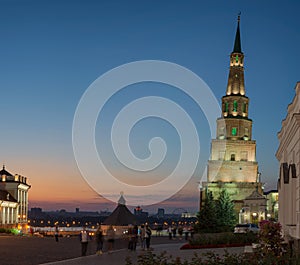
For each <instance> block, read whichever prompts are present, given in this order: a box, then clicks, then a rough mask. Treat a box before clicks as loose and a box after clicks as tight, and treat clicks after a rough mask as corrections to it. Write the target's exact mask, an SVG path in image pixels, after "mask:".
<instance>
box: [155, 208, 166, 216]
mask: <svg viewBox="0 0 300 265" xmlns="http://www.w3.org/2000/svg"><path fill="white" fill-rule="evenodd" d="M164 216H165V209H163V208H158V209H157V217H158V218H164Z"/></svg>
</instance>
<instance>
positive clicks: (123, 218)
mask: <svg viewBox="0 0 300 265" xmlns="http://www.w3.org/2000/svg"><path fill="white" fill-rule="evenodd" d="M125 202H126V201H125V199H124V197H123V194H121V197H120V199H119V201H118V206H117V208H116V209H115V210H114V211H113V212H112V213H111V215H110V216H108V217H107V218H106V219H105V220H104V222H103V224H105V225H116V226H127V225H129V224H137V221H136V218H135V216H134V214H133V213H132V212H130V211H129V209H128V208H127V207H126V205H125Z"/></svg>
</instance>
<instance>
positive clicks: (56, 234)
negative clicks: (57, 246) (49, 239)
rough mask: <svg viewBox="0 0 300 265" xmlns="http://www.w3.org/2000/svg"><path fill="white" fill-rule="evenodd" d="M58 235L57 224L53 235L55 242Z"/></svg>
mask: <svg viewBox="0 0 300 265" xmlns="http://www.w3.org/2000/svg"><path fill="white" fill-rule="evenodd" d="M58 236H59V230H58V226H55V232H54V237H55V241H56V242H58Z"/></svg>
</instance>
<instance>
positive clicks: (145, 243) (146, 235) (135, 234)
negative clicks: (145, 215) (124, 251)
mask: <svg viewBox="0 0 300 265" xmlns="http://www.w3.org/2000/svg"><path fill="white" fill-rule="evenodd" d="M151 235H152V231H151V228H150V227H149V226H148V225H141V227H140V228H138V226H137V225H134V226H131V225H130V226H129V228H128V249H129V250H133V251H135V250H136V245H137V243H138V242H139V241H140V244H141V249H142V250H145V249H147V250H149V249H150V240H151Z"/></svg>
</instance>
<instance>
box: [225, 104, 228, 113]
mask: <svg viewBox="0 0 300 265" xmlns="http://www.w3.org/2000/svg"><path fill="white" fill-rule="evenodd" d="M225 112H228V102H225Z"/></svg>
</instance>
